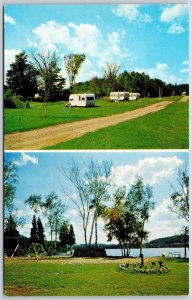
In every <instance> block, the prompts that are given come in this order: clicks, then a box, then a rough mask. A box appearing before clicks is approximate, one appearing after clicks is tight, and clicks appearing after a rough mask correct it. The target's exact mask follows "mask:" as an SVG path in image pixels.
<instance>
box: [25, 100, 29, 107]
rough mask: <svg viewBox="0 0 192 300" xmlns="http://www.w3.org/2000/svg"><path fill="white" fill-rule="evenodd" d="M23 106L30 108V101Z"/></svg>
mask: <svg viewBox="0 0 192 300" xmlns="http://www.w3.org/2000/svg"><path fill="white" fill-rule="evenodd" d="M25 108H30V102H29V101H28V100H27V101H26V103H25Z"/></svg>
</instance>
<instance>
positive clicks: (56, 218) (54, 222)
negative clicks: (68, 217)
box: [25, 192, 65, 245]
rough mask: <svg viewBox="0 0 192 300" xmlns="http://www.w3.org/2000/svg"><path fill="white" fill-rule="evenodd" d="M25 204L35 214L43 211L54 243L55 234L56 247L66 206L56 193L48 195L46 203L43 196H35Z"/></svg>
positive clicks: (29, 198)
mask: <svg viewBox="0 0 192 300" xmlns="http://www.w3.org/2000/svg"><path fill="white" fill-rule="evenodd" d="M25 203H26V204H28V205H29V207H30V208H31V209H33V210H34V212H35V213H37V212H39V211H42V213H43V214H44V216H45V217H46V218H47V221H48V225H49V229H50V237H51V242H52V241H53V234H54V233H55V245H56V242H57V235H58V232H59V224H60V220H61V218H62V216H63V214H64V211H65V205H63V204H62V202H61V201H60V199H59V198H58V196H57V195H56V194H55V192H51V193H50V194H48V195H47V196H46V197H45V200H44V201H43V199H42V197H41V195H37V194H33V195H31V196H30V197H28V199H27V200H25Z"/></svg>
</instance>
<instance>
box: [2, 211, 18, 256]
mask: <svg viewBox="0 0 192 300" xmlns="http://www.w3.org/2000/svg"><path fill="white" fill-rule="evenodd" d="M19 236H20V234H19V231H18V230H17V222H16V221H15V219H14V217H13V216H12V215H11V214H10V215H9V217H8V218H7V220H6V223H5V230H4V250H5V253H6V254H7V255H12V254H13V251H14V250H15V248H16V246H17V245H18V241H17V238H19Z"/></svg>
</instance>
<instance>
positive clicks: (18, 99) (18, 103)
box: [12, 95, 24, 108]
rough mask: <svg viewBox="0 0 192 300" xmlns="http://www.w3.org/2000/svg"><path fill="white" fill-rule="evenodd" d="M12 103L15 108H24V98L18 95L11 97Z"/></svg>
mask: <svg viewBox="0 0 192 300" xmlns="http://www.w3.org/2000/svg"><path fill="white" fill-rule="evenodd" d="M12 101H13V103H14V104H15V105H16V107H17V108H23V107H24V98H23V96H20V95H13V96H12Z"/></svg>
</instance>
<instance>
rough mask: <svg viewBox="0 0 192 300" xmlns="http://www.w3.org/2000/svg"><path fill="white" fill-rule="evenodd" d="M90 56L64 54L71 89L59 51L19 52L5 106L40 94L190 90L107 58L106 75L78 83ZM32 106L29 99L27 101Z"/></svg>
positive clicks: (159, 93)
mask: <svg viewBox="0 0 192 300" xmlns="http://www.w3.org/2000/svg"><path fill="white" fill-rule="evenodd" d="M85 60H86V56H85V54H69V55H65V56H64V60H63V65H64V69H65V71H66V73H67V76H68V80H69V85H70V86H69V89H68V88H67V89H64V86H65V83H66V79H64V78H63V77H62V75H61V68H60V67H59V58H58V55H57V53H56V52H55V51H54V52H51V51H47V52H37V53H33V54H32V55H30V56H28V55H27V54H26V53H25V52H21V53H19V54H17V55H16V56H15V61H14V62H13V63H12V64H11V65H10V69H9V70H8V71H7V74H6V86H5V88H4V104H5V107H16V106H17V107H19V106H22V105H23V102H25V101H26V100H29V99H34V96H35V94H39V95H40V96H39V97H38V98H37V100H41V101H42V100H43V101H44V102H45V104H46V103H47V102H48V101H50V100H58V99H62V98H63V99H66V100H67V99H68V95H69V93H72V92H74V93H94V94H96V96H98V97H102V96H109V94H110V92H111V91H128V92H138V93H140V94H141V96H142V97H161V96H171V95H181V93H182V92H186V93H187V94H188V93H189V85H188V84H179V85H176V84H174V85H173V84H170V83H169V84H167V83H165V82H164V81H162V80H160V79H156V78H155V79H152V78H150V77H149V76H148V75H147V74H145V73H138V72H128V71H126V70H125V71H123V72H122V73H119V70H120V65H118V64H117V63H115V62H112V63H110V62H106V64H105V66H103V76H102V77H101V78H99V77H94V78H91V79H90V80H89V81H86V82H80V83H77V84H76V78H77V75H78V73H79V71H80V69H81V67H82V65H83V62H84V61H85ZM26 104H28V106H29V102H26ZM28 106H27V105H26V107H28Z"/></svg>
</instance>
